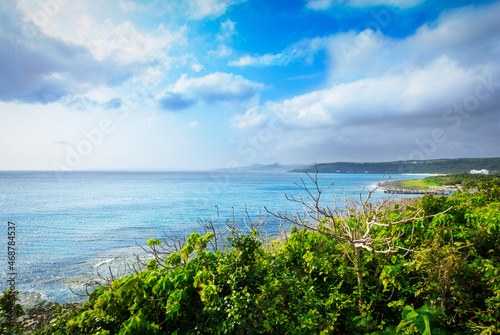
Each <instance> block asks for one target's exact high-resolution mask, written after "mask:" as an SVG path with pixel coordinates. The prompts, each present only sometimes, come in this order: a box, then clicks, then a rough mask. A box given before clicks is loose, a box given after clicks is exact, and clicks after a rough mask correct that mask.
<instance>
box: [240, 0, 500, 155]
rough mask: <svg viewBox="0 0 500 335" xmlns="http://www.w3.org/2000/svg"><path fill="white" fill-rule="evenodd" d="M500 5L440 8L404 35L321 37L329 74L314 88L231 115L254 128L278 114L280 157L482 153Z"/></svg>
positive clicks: (492, 139) (497, 110)
mask: <svg viewBox="0 0 500 335" xmlns="http://www.w3.org/2000/svg"><path fill="white" fill-rule="evenodd" d="M499 15H500V3H499V2H497V3H494V4H490V5H484V6H468V7H464V8H459V9H455V10H450V11H447V12H444V13H443V14H442V15H441V16H440V17H439V19H438V20H437V21H436V22H435V23H432V24H426V25H424V26H422V27H421V28H420V29H418V30H417V31H416V33H415V34H414V35H412V36H409V37H407V38H402V39H393V38H390V37H387V36H384V35H383V34H382V33H380V32H373V31H372V30H365V31H363V32H361V33H356V32H354V31H351V32H345V33H339V34H336V35H332V36H328V37H324V38H323V39H322V43H323V44H322V45H323V46H324V47H325V48H326V50H327V53H328V55H329V58H330V64H329V67H330V69H329V70H330V81H329V82H328V83H327V84H326V85H325V87H324V88H323V89H320V90H317V91H313V92H309V93H306V94H302V95H299V96H296V97H292V98H290V99H285V100H281V101H267V102H265V103H264V104H261V105H259V106H257V107H253V108H251V109H249V110H247V112H246V113H240V114H238V115H236V116H234V117H233V118H232V125H233V127H235V128H254V129H256V130H258V129H261V130H262V129H266V127H267V128H269V127H270V125H272V124H273V122H278V125H279V126H280V131H278V132H276V133H275V137H274V140H273V146H274V149H275V150H279V153H278V155H281V154H282V155H283V157H284V156H285V155H288V156H287V157H293V155H299V154H300V155H301V157H303V159H316V158H318V157H320V158H321V159H325V160H337V159H338V158H336V157H342V159H346V160H349V159H351V160H359V157H365V159H376V160H384V159H395V157H394V156H395V155H396V154H397V153H401V154H402V155H401V157H400V158H401V159H425V158H431V157H434V158H438V157H453V156H455V157H456V156H471V155H473V156H476V157H479V156H491V152H498V149H496V148H495V146H497V144H498V120H499V116H498V115H499V114H500V95H499V94H498V92H500V65H499V64H498V62H497V59H500V36H499V35H498V31H500V21H498V19H497V18H498V16H499ZM261 60H262V59H261ZM252 61H254V62H256V61H255V60H254V59H247V63H248V64H250V63H251V62H252ZM273 120H274V121H273ZM276 120H278V121H276ZM436 134H438V135H436ZM433 136H434V137H435V136H437V137H438V138H439V139H442V141H434V138H433ZM479 143H481V145H479ZM325 148H328V149H326V150H325ZM383 148H386V150H385V151H384V150H383ZM473 148H476V149H473ZM304 150H305V151H304ZM275 152H277V151H275ZM488 152H490V153H488ZM304 155H305V156H304ZM398 159H399V158H398Z"/></svg>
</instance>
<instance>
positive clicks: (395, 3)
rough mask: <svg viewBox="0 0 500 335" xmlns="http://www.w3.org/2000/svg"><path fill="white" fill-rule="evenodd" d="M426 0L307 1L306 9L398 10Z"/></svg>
mask: <svg viewBox="0 0 500 335" xmlns="http://www.w3.org/2000/svg"><path fill="white" fill-rule="evenodd" d="M425 1H426V0H308V1H307V4H306V7H307V8H308V9H311V10H328V9H330V8H332V7H335V6H346V7H373V6H390V7H395V8H400V9H405V8H411V7H415V6H418V5H420V4H421V3H424V2H425Z"/></svg>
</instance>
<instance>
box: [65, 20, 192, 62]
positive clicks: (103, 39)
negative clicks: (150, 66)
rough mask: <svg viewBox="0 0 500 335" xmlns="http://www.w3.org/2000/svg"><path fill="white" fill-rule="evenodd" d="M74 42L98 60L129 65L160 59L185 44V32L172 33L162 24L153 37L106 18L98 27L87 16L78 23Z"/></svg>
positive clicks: (124, 23)
mask: <svg viewBox="0 0 500 335" xmlns="http://www.w3.org/2000/svg"><path fill="white" fill-rule="evenodd" d="M73 41H74V42H76V43H77V44H80V45H83V46H85V47H86V48H87V49H88V50H90V52H91V53H92V55H93V56H94V57H95V58H96V59H97V60H105V59H113V60H115V61H116V62H118V63H120V64H130V63H134V62H149V61H152V60H154V59H158V58H160V57H161V55H162V54H164V53H165V52H166V51H167V50H169V49H171V48H172V47H173V46H174V45H175V44H177V43H183V42H184V31H183V30H182V29H181V30H180V31H178V32H175V33H173V32H171V31H169V30H167V29H165V28H164V27H163V25H160V26H159V27H158V29H156V31H155V34H154V35H146V34H141V33H140V32H138V31H137V30H136V28H135V26H134V25H133V24H132V23H131V22H130V21H125V22H123V23H121V24H118V25H115V24H114V23H113V22H112V21H111V20H109V19H106V20H105V21H103V22H102V23H100V24H98V23H97V22H95V20H94V19H93V18H91V17H89V16H84V17H82V18H81V19H80V20H79V21H78V28H77V29H76V31H75V35H74V38H73Z"/></svg>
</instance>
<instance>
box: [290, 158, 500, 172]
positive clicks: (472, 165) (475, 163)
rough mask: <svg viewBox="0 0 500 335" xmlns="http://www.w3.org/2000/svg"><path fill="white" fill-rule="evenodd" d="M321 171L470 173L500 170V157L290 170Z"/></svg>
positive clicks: (323, 165) (332, 164)
mask: <svg viewBox="0 0 500 335" xmlns="http://www.w3.org/2000/svg"><path fill="white" fill-rule="evenodd" d="M316 169H319V171H320V173H358V174H359V173H370V174H384V173H388V174H407V173H416V174H418V173H420V174H456V173H469V172H470V171H471V170H481V169H486V170H489V171H490V173H495V172H496V173H499V172H500V158H457V159H430V160H412V161H396V162H368V163H353V162H337V163H322V164H315V165H311V166H309V167H307V168H301V169H293V170H292V171H290V172H315V171H316Z"/></svg>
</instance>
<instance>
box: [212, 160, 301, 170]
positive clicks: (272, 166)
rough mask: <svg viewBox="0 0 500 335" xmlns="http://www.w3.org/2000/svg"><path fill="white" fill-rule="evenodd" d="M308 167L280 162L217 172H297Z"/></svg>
mask: <svg viewBox="0 0 500 335" xmlns="http://www.w3.org/2000/svg"><path fill="white" fill-rule="evenodd" d="M307 166H308V165H306V164H288V165H285V164H280V163H278V162H276V163H274V164H268V165H264V164H252V165H248V166H241V167H236V168H232V169H217V170H216V171H234V172H242V171H255V172H259V171H262V172H264V171H290V170H297V169H304V168H306V167H307Z"/></svg>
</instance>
